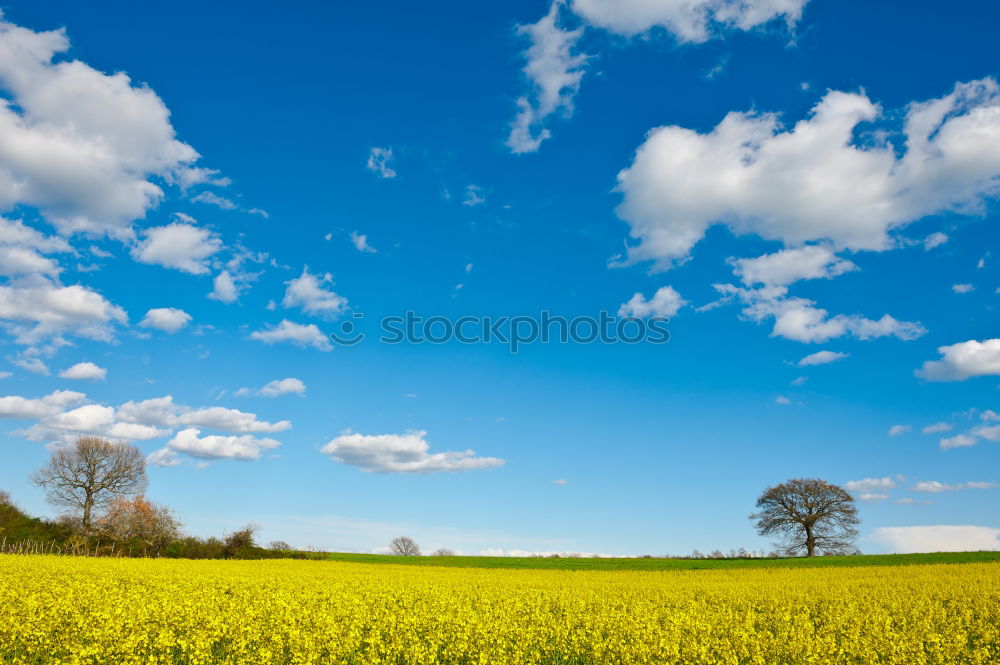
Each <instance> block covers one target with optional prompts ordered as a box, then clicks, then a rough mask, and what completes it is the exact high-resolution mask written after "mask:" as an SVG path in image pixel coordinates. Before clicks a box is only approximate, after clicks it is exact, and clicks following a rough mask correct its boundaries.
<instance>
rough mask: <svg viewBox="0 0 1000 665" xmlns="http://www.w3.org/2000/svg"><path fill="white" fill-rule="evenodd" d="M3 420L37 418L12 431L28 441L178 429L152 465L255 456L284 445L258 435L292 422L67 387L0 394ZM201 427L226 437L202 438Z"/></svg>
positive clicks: (153, 435)
mask: <svg viewBox="0 0 1000 665" xmlns="http://www.w3.org/2000/svg"><path fill="white" fill-rule="evenodd" d="M0 418H11V419H17V420H34V421H35V423H34V424H32V425H30V426H29V427H27V428H25V429H21V430H17V431H15V432H14V433H15V434H19V435H21V436H23V437H25V438H26V439H28V440H30V441H39V442H43V443H47V444H52V445H56V446H58V445H65V444H67V443H70V442H72V441H73V440H75V439H76V438H77V437H79V436H81V435H94V436H103V437H108V438H112V439H124V440H128V441H149V440H152V439H160V438H164V437H167V436H171V435H172V434H174V433H175V432H176V435H174V438H173V439H171V440H170V441H168V442H167V444H166V446H165V447H164V448H162V449H160V450H159V451H156V452H155V453H154V454H153V455H152V456H151V457H150V462H151V463H154V464H159V465H161V466H174V465H176V464H179V463H180V462H181V461H182V459H183V458H182V457H178V455H179V454H181V455H184V454H186V455H189V456H191V457H197V458H200V459H221V458H232V459H256V458H257V456H258V455H259V452H260V451H261V450H267V449H270V448H274V447H277V446H278V445H280V444H279V442H277V441H275V440H274V439H271V438H267V437H263V438H261V437H258V436H255V435H259V434H274V433H278V432H284V431H286V430H288V429H289V428H290V427H291V426H292V424H291V423H290V422H289V421H287V420H280V421H277V422H268V421H265V420H260V419H259V418H258V417H257V416H256V414H253V413H248V412H245V411H240V410H238V409H227V408H223V407H219V406H213V407H205V408H194V407H190V406H187V405H184V404H177V403H175V402H174V400H173V397H171V396H170V395H166V396H164V397H156V398H153V399H148V400H143V401H138V402H136V401H129V402H125V403H124V404H120V405H118V406H107V405H104V404H97V403H94V402H90V401H89V400H88V399H87V396H86V395H85V394H83V393H78V392H73V391H69V390H61V391H56V392H53V393H50V394H48V395H46V396H44V397H40V398H25V397H21V396H19V395H10V396H6V397H0ZM201 429H210V430H217V431H220V432H225V433H226V434H227V435H226V436H222V435H214V434H213V435H206V436H201ZM178 430H179V431H178ZM228 435H233V436H228ZM255 451H256V452H255Z"/></svg>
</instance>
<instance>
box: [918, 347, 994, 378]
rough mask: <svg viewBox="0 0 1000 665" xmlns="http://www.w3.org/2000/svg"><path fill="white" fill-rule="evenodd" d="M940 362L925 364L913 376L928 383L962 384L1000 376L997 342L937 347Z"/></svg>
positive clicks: (933, 361)
mask: <svg viewBox="0 0 1000 665" xmlns="http://www.w3.org/2000/svg"><path fill="white" fill-rule="evenodd" d="M937 350H938V353H940V354H941V356H942V358H941V360H928V361H927V362H925V363H924V365H923V367H922V368H920V369H918V370H917V371H916V375H917V376H918V377H920V378H923V379H927V380H928V381H964V380H965V379H968V378H970V377H974V376H1000V339H987V340H984V341H982V342H979V341H977V340H974V339H970V340H969V341H967V342H959V343H958V344H952V345H951V346H939V347H938V349H937Z"/></svg>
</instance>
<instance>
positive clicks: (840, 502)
mask: <svg viewBox="0 0 1000 665" xmlns="http://www.w3.org/2000/svg"><path fill="white" fill-rule="evenodd" d="M750 519H752V520H755V521H756V522H755V524H754V526H755V527H756V528H757V533H759V534H760V535H762V536H777V537H778V538H779V539H780V540H781V543H780V545H779V546H780V547H781V548H782V549H783V550H784V554H785V555H786V556H795V555H798V554H801V553H803V552H805V555H806V556H816V553H817V552H822V553H824V554H849V553H851V552H852V551H853V550H854V540H855V539H856V538H857V537H858V530H857V529H856V528H855V527H856V526H857V525H858V524H859V523H860V520H859V519H858V509H857V507H856V506H855V504H854V497H852V496H851V495H850V494H849V493H848V492H847V490H845V489H844V488H842V487H838V486H837V485H833V484H831V483H828V482H826V481H825V480H820V479H818V478H794V479H792V480H788V481H786V482H783V483H781V484H780V485H775V486H774V487H768V488H767V489H766V490H764V492H763V493H762V494H761V495H760V496H759V497H758V498H757V512H756V513H754V514H752V515H750Z"/></svg>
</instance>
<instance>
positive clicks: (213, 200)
mask: <svg viewBox="0 0 1000 665" xmlns="http://www.w3.org/2000/svg"><path fill="white" fill-rule="evenodd" d="M191 200H192V201H194V202H195V203H207V204H208V205H211V206H215V207H216V208H221V209H223V210H236V208H237V207H238V206H237V205H236V204H235V203H233V202H232V201H230V200H229V199H227V198H226V197H224V196H219V195H218V194H215V193H214V192H207V191H206V192H201V193H200V194H198V195H197V196H193V197H191Z"/></svg>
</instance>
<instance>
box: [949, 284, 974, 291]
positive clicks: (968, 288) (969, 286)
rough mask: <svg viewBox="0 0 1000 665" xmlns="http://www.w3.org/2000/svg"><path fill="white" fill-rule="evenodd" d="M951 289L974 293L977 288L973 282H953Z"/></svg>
mask: <svg viewBox="0 0 1000 665" xmlns="http://www.w3.org/2000/svg"><path fill="white" fill-rule="evenodd" d="M951 290H952V291H954V292H955V293H972V292H973V291H975V290H976V287H974V286H973V285H972V284H952V285H951Z"/></svg>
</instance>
